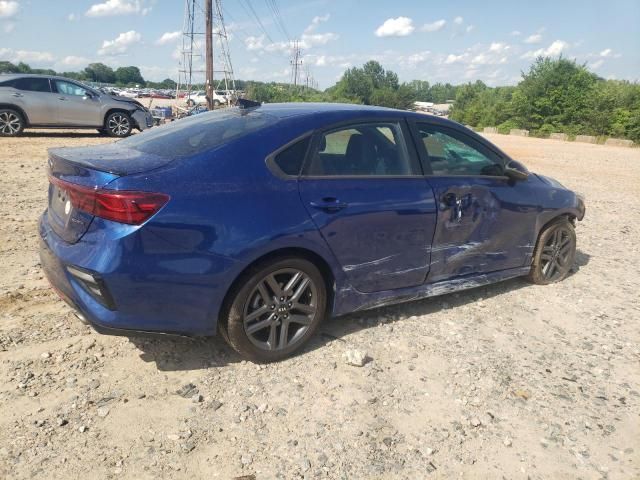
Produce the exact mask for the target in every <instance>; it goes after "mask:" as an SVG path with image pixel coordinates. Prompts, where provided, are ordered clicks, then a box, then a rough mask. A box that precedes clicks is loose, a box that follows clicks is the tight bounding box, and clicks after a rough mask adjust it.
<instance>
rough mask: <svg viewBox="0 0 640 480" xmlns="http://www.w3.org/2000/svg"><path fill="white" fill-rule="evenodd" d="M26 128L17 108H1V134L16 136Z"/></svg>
mask: <svg viewBox="0 0 640 480" xmlns="http://www.w3.org/2000/svg"><path fill="white" fill-rule="evenodd" d="M23 130H24V120H23V119H22V115H20V114H19V113H18V112H16V111H15V110H11V109H9V108H4V109H0V136H3V137H14V136H16V135H20V134H21V133H22V131H23Z"/></svg>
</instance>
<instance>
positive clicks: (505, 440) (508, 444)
mask: <svg viewBox="0 0 640 480" xmlns="http://www.w3.org/2000/svg"><path fill="white" fill-rule="evenodd" d="M502 443H503V444H504V446H505V447H510V446H511V443H512V442H511V439H510V438H509V437H505V439H504V440H503V441H502Z"/></svg>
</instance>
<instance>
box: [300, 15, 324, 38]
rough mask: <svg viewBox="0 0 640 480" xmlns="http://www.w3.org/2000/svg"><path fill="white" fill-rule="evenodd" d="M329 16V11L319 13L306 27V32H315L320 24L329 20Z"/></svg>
mask: <svg viewBox="0 0 640 480" xmlns="http://www.w3.org/2000/svg"><path fill="white" fill-rule="evenodd" d="M329 18H330V15H329V14H328V13H327V14H326V15H318V16H315V17H313V20H311V24H310V25H309V26H308V27H307V28H305V30H304V33H311V32H313V31H314V30H315V29H316V28H317V27H318V25H320V24H321V23H324V22H326V21H328V20H329Z"/></svg>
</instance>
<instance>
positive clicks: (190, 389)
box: [176, 383, 198, 398]
mask: <svg viewBox="0 0 640 480" xmlns="http://www.w3.org/2000/svg"><path fill="white" fill-rule="evenodd" d="M176 393H177V394H178V395H180V396H181V397H183V398H193V396H194V395H195V394H196V393H198V388H197V387H196V386H195V385H194V384H193V383H187V384H185V385H183V386H182V387H180V388H179V389H178V390H176Z"/></svg>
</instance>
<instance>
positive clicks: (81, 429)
mask: <svg viewBox="0 0 640 480" xmlns="http://www.w3.org/2000/svg"><path fill="white" fill-rule="evenodd" d="M87 430H88V428H87V427H86V426H84V425H80V426H79V427H78V431H79V432H80V433H84V432H86V431H87Z"/></svg>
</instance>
